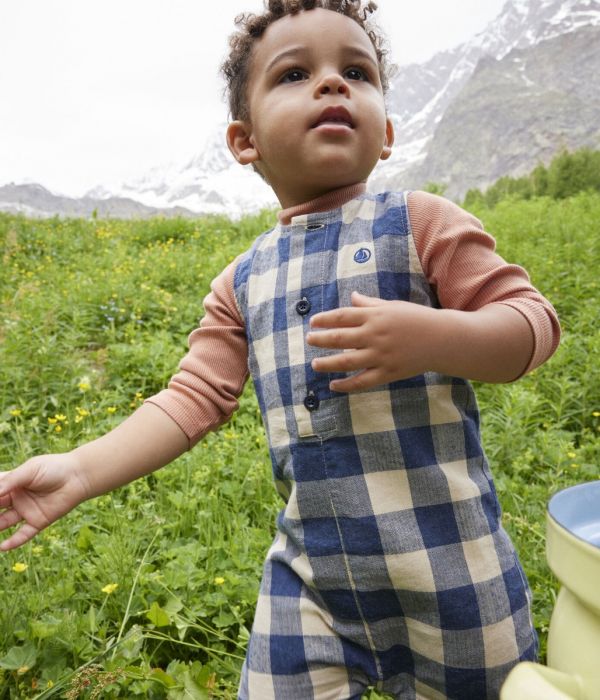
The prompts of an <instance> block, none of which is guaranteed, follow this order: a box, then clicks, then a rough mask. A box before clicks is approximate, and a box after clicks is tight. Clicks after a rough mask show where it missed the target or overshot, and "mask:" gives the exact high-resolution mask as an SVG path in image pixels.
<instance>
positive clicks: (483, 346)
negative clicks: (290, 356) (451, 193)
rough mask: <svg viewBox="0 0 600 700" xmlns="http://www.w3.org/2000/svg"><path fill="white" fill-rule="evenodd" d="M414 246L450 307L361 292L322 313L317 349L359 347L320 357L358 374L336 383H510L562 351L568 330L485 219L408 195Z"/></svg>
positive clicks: (322, 366) (340, 387) (352, 386)
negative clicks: (421, 377) (441, 378)
mask: <svg viewBox="0 0 600 700" xmlns="http://www.w3.org/2000/svg"><path fill="white" fill-rule="evenodd" d="M408 213H409V220H410V223H411V230H412V233H413V240H414V245H415V248H416V254H417V256H418V261H419V263H420V264H421V268H422V271H423V274H424V275H425V277H426V278H427V280H428V282H429V284H430V285H431V287H432V288H433V289H434V290H435V292H436V294H437V297H438V300H439V302H440V305H441V307H442V309H437V308H430V307H427V306H421V305H418V304H412V303H408V302H400V301H382V300H381V299H372V298H368V297H365V296H361V295H356V294H355V295H353V297H352V306H351V307H347V308H343V309H337V310H335V311H330V312H327V313H324V314H318V315H316V316H315V317H314V318H313V319H312V325H313V327H314V328H315V329H317V328H328V329H330V330H326V331H320V332H319V333H311V334H309V337H308V338H307V341H308V342H309V343H310V344H311V345H315V346H318V347H324V348H330V349H343V350H349V349H353V350H355V351H354V352H351V353H350V352H346V353H342V354H338V355H333V356H329V357H324V358H319V359H317V360H315V362H314V364H313V367H314V368H315V369H316V370H318V371H323V372H351V371H359V372H360V374H358V375H356V376H354V377H348V378H347V379H344V380H340V381H339V382H336V383H334V384H332V389H335V390H336V391H356V390H360V389H367V388H370V387H372V386H375V385H378V384H383V383H387V382H390V381H394V380H397V379H404V378H407V377H410V376H414V375H416V374H420V373H422V372H424V371H437V372H441V373H444V374H448V375H450V376H457V377H464V378H466V379H476V380H480V381H488V382H506V381H511V380H513V379H516V378H517V377H519V376H521V375H522V374H524V373H526V372H527V371H530V370H531V369H533V368H534V367H536V366H538V365H539V364H541V363H542V362H544V361H545V360H546V359H548V357H549V356H550V355H551V354H552V353H553V352H554V350H555V349H556V347H557V345H558V341H559V337H560V326H559V323H558V318H557V317H556V312H555V311H554V309H553V308H552V305H551V304H550V303H549V302H548V301H547V300H546V299H544V297H543V296H542V295H541V294H540V293H539V292H538V291H537V290H536V289H535V288H534V287H532V286H531V283H530V281H529V278H528V276H527V273H526V272H525V270H523V269H522V268H520V267H518V266H517V265H509V264H507V263H506V262H505V261H504V260H503V259H502V258H501V257H500V256H498V255H497V254H496V253H495V241H494V239H493V238H492V237H491V236H489V235H488V234H487V233H485V231H484V230H483V228H482V227H481V224H480V222H479V221H477V219H475V218H474V217H473V216H471V215H470V214H468V213H467V212H465V211H464V210H463V209H461V208H460V207H458V206H456V205H455V204H453V203H452V202H449V201H448V200H446V199H443V198H442V197H436V196H435V195H431V194H427V193H425V192H413V193H411V194H409V196H408ZM417 265H418V263H417Z"/></svg>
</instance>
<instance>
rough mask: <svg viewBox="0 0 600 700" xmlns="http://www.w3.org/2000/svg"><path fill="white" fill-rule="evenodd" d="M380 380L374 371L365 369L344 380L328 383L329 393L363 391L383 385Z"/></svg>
mask: <svg viewBox="0 0 600 700" xmlns="http://www.w3.org/2000/svg"><path fill="white" fill-rule="evenodd" d="M383 383H384V382H383V381H382V378H381V376H380V374H379V372H378V371H377V370H376V369H374V368H373V369H366V370H364V371H363V372H359V373H358V374H354V375H352V376H351V377H345V378H344V379H335V380H334V381H332V382H330V383H329V388H330V389H331V391H337V392H340V393H350V392H353V391H365V390H366V389H371V388H372V387H374V386H378V385H379V384H383Z"/></svg>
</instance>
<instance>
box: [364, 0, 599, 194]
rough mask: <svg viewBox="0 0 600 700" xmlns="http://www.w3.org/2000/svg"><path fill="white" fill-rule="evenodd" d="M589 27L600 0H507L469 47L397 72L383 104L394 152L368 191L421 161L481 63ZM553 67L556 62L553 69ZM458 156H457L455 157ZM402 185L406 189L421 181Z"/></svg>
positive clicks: (398, 177) (596, 17)
mask: <svg viewBox="0 0 600 700" xmlns="http://www.w3.org/2000/svg"><path fill="white" fill-rule="evenodd" d="M589 26H600V0H508V2H506V4H505V5H504V7H503V9H502V12H501V13H500V14H499V16H498V17H497V18H496V19H495V20H494V21H493V22H491V23H490V24H489V25H488V26H487V27H486V28H485V29H484V30H483V31H482V32H480V33H479V34H477V35H476V36H474V37H473V38H472V39H471V40H470V41H468V42H466V43H464V44H461V45H460V46H457V47H456V48H455V49H452V50H449V51H443V52H440V53H437V54H435V56H433V57H432V58H431V59H430V60H429V61H427V62H426V63H423V64H412V65H409V66H406V67H403V68H401V69H400V70H399V72H398V74H397V76H396V77H395V79H394V81H393V88H392V90H391V91H390V94H389V98H388V107H389V110H390V113H391V115H392V116H393V118H394V124H395V129H396V142H395V145H394V151H393V155H392V157H391V158H390V159H389V160H388V161H387V162H386V163H385V164H383V167H380V168H379V169H378V170H377V171H376V172H375V173H374V176H373V187H374V188H376V189H381V186H382V185H383V183H384V182H385V181H388V182H389V181H390V180H391V181H393V182H396V183H397V182H398V181H399V180H401V176H402V175H403V174H404V173H407V172H408V171H409V170H412V171H413V172H414V170H415V167H414V166H416V165H417V164H418V163H420V162H421V161H423V160H424V159H425V158H426V156H427V154H428V152H429V149H430V145H431V141H432V139H433V137H434V134H435V132H436V129H437V127H438V125H439V124H440V122H441V121H442V118H443V117H444V114H445V113H446V111H447V109H448V107H449V106H450V105H451V104H452V103H453V102H454V101H455V99H456V98H457V97H458V95H459V94H460V93H461V91H462V90H463V88H464V87H465V86H466V85H467V83H468V82H469V81H470V80H471V78H472V77H473V74H474V73H475V70H476V68H477V66H478V64H479V62H480V61H481V60H482V59H487V60H489V59H494V60H495V61H498V62H501V61H502V60H503V59H504V58H505V57H507V56H508V54H510V52H511V51H513V50H515V49H522V50H526V49H528V48H530V47H534V46H536V45H537V44H539V43H541V42H543V41H546V40H550V39H553V38H555V37H558V36H561V35H563V34H566V33H570V32H576V31H577V30H579V29H582V28H585V27H589ZM558 63H559V57H556V59H555V61H553V64H558ZM599 68H600V67H599ZM490 89H493V85H491V86H490ZM599 116H600V115H599ZM459 155H460V156H462V151H456V152H455V156H459ZM503 174H507V173H501V175H503ZM429 179H431V177H430V178H429ZM407 180H408V182H407V183H406V185H407V186H408V185H410V186H415V185H422V184H424V182H425V181H426V180H417V181H416V182H414V181H411V180H412V179H409V178H407ZM454 184H455V185H457V184H458V183H454ZM451 189H452V188H451ZM454 189H455V190H460V189H463V188H461V187H456V186H455V187H454Z"/></svg>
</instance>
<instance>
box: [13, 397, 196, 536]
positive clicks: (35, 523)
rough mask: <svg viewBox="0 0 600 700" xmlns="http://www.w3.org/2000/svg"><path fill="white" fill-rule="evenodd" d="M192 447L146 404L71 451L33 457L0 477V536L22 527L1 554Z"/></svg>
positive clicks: (173, 425)
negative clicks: (14, 528) (61, 518)
mask: <svg viewBox="0 0 600 700" xmlns="http://www.w3.org/2000/svg"><path fill="white" fill-rule="evenodd" d="M188 447H189V441H188V438H187V436H186V435H185V433H184V432H183V431H182V430H181V428H180V427H179V426H178V425H177V423H175V421H174V420H172V419H171V418H169V416H168V415H167V414H166V413H165V412H164V411H163V410H162V409H160V408H158V407H157V406H154V405H153V404H150V403H147V404H144V405H143V406H141V407H140V408H139V409H138V410H137V411H136V412H135V413H133V414H132V415H131V416H129V418H127V419H126V420H125V421H124V422H123V423H121V424H120V425H119V426H117V427H116V428H115V429H114V430H112V431H111V432H110V433H107V434H106V435H103V436H102V437H100V438H98V439H97V440H94V441H92V442H89V443H87V444H85V445H82V446H81V447H78V448H76V449H74V450H73V451H72V452H68V453H65V454H53V455H42V456H39V457H33V458H32V459H29V460H27V462H25V463H24V464H22V465H21V466H20V467H17V468H16V469H14V470H12V471H9V472H2V473H0V508H2V509H3V512H2V514H0V531H1V530H6V529H7V528H9V527H12V526H14V525H17V524H19V523H21V526H20V527H19V529H18V530H17V531H16V532H14V533H13V534H12V535H11V537H9V538H8V539H7V540H5V541H4V542H2V543H1V544H0V549H1V550H8V549H13V548H15V547H19V546H20V545H22V544H24V543H25V542H27V541H28V540H30V539H31V538H32V537H34V536H35V535H37V534H38V532H40V530H42V529H44V528H45V527H47V526H48V525H50V524H51V523H53V522H54V521H55V520H58V518H60V517H61V516H63V515H65V514H66V513H68V512H69V511H70V510H72V509H73V508H75V506H77V505H79V503H81V502H82V501H84V500H86V499H88V498H93V497H94V496H99V495H100V494H103V493H106V492H107V491H111V490H112V489H115V488H117V487H118V486H122V485H123V484H126V483H129V482H130V481H133V480H134V479H137V478H138V477H140V476H144V475H146V474H149V473H150V472H152V471H155V470H156V469H158V468H159V467H162V466H164V465H165V464H168V463H169V462H171V461H173V460H174V459H175V458H176V457H178V456H179V455H180V454H182V453H183V452H185V451H186V450H187V449H188Z"/></svg>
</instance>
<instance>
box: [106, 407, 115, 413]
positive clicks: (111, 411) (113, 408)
mask: <svg viewBox="0 0 600 700" xmlns="http://www.w3.org/2000/svg"><path fill="white" fill-rule="evenodd" d="M116 411H117V407H116V406H109V407H108V408H107V409H106V412H107V413H111V414H112V413H116Z"/></svg>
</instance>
